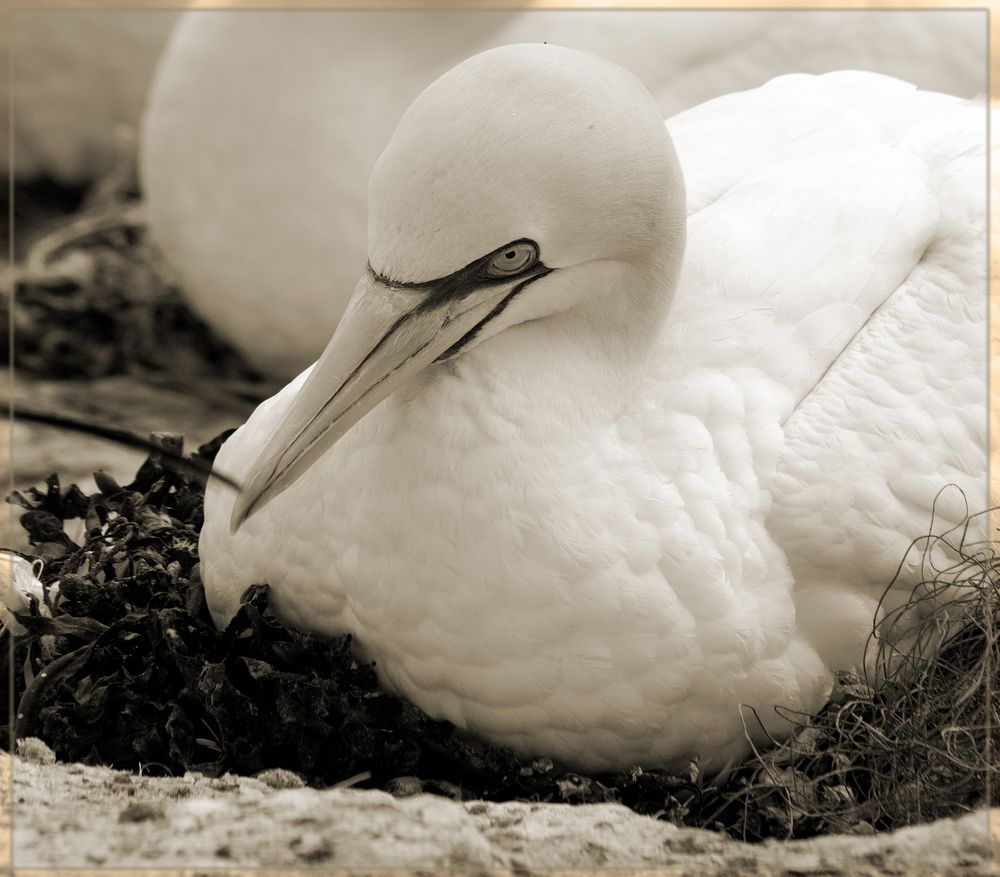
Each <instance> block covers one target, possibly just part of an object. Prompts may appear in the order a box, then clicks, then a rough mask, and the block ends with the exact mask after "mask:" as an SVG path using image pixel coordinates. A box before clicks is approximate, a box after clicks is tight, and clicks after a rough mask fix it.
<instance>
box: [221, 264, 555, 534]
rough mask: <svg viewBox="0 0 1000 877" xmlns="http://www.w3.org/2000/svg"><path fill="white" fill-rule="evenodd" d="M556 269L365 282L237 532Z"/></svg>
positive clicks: (282, 431)
mask: <svg viewBox="0 0 1000 877" xmlns="http://www.w3.org/2000/svg"><path fill="white" fill-rule="evenodd" d="M470 267H472V266H470ZM550 270H551V269H549V268H546V267H545V266H544V265H543V264H541V263H537V264H535V265H534V266H533V267H532V268H531V269H530V270H528V271H526V272H524V273H521V274H518V275H517V276H516V277H510V278H506V279H504V280H496V279H493V280H490V281H489V282H487V283H483V284H478V285H472V286H471V287H470V286H465V287H464V288H462V285H460V284H458V285H457V284H456V282H455V280H456V278H457V275H458V274H459V273H462V274H465V273H466V271H465V269H463V271H462V272H456V275H449V276H448V277H446V278H443V279H442V280H440V281H432V282H431V283H427V284H392V283H389V282H387V281H385V280H384V279H382V278H378V277H376V276H375V275H373V274H371V273H369V275H368V276H366V277H364V278H362V280H361V281H360V282H359V283H358V286H357V288H356V289H355V291H354V295H353V296H352V298H351V301H350V303H349V304H348V306H347V310H346V312H345V313H344V316H343V318H342V319H341V322H340V324H339V325H338V326H337V330H336V332H334V335H333V338H331V339H330V343H329V344H328V345H327V347H326V350H324V351H323V354H322V355H321V356H320V358H319V360H318V361H317V362H316V364H315V366H313V369H312V372H311V373H310V375H309V377H308V378H307V379H306V381H305V383H304V384H303V385H302V389H301V390H299V392H298V394H297V395H296V396H295V398H294V399H293V400H292V403H291V406H290V407H289V409H288V410H287V411H286V412H285V414H284V416H283V418H282V420H281V423H280V424H279V425H278V428H277V429H276V431H275V432H274V434H273V435H272V436H271V438H270V439H269V440H268V442H267V444H266V445H265V446H264V450H263V451H262V452H261V454H260V456H259V457H258V458H257V460H256V461H255V462H254V464H253V466H252V467H251V469H250V471H249V473H248V475H247V477H246V479H245V480H244V488H243V491H242V492H241V493H240V494H239V495H238V496H237V498H236V502H235V504H234V505H233V512H232V517H231V518H230V529H231V531H232V532H236V530H237V529H238V528H239V526H240V524H242V523H243V521H245V520H246V519H247V518H248V517H249V516H250V515H252V514H253V513H254V512H256V511H259V510H260V509H261V508H263V506H265V505H266V504H267V503H268V502H269V501H270V500H271V499H273V498H274V497H275V496H277V495H278V494H279V493H281V492H282V491H284V490H285V489H287V488H288V487H289V486H290V485H291V484H293V483H294V482H295V481H297V480H298V479H299V478H301V477H302V476H303V474H305V472H307V471H308V469H309V467H310V466H312V464H313V463H315V462H316V460H318V459H319V458H320V457H321V456H322V455H323V454H325V453H326V451H328V450H329V449H330V448H331V447H332V446H333V445H334V444H335V443H336V442H337V440H338V439H339V438H340V437H341V436H343V435H344V433H346V432H347V431H348V430H349V429H350V428H351V427H352V426H353V425H354V424H355V423H357V422H358V421H359V420H360V419H361V418H362V417H364V415H365V414H367V413H368V412H369V411H371V410H372V409H373V408H374V407H375V406H376V405H377V404H378V403H379V402H381V401H382V400H383V399H385V398H386V397H387V396H388V395H389V394H390V393H392V392H393V391H394V390H395V389H396V388H397V387H399V386H401V385H402V384H404V383H406V382H407V381H408V380H409V379H410V378H412V377H413V376H414V375H416V374H418V373H419V372H420V371H422V370H423V369H424V368H426V367H427V366H428V365H430V364H431V363H433V362H434V361H436V360H439V359H444V358H447V357H450V356H453V355H455V354H456V353H458V352H459V351H460V350H461V349H462V347H463V346H464V345H465V344H466V343H468V342H469V341H470V340H471V339H472V338H473V337H475V335H476V333H477V332H478V331H479V330H480V329H481V328H482V327H483V326H484V325H486V323H488V322H489V321H490V320H492V319H493V318H494V317H496V316H497V315H498V314H499V313H500V312H501V311H502V310H503V309H504V307H506V305H507V304H508V303H509V302H510V300H511V299H512V298H513V297H514V296H515V295H517V293H518V292H520V291H521V289H523V288H524V287H525V286H526V285H527V284H528V283H530V282H531V281H533V280H537V279H538V278H539V277H542V276H544V275H545V274H548V273H549V272H550Z"/></svg>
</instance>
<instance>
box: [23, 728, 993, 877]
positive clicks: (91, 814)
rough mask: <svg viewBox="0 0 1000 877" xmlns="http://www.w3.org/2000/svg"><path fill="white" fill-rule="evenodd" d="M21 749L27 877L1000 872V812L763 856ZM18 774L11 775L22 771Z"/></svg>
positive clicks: (636, 822) (620, 824)
mask: <svg viewBox="0 0 1000 877" xmlns="http://www.w3.org/2000/svg"><path fill="white" fill-rule="evenodd" d="M22 752H23V754H22V756H21V757H18V758H17V759H15V761H14V765H13V804H14V807H13V813H14V818H13V825H14V830H13V864H14V867H15V868H16V869H17V871H18V873H25V872H26V870H27V869H34V868H63V869H70V868H72V869H79V868H99V869H107V868H121V867H127V868H137V869H142V868H158V869H159V868H179V869H181V868H182V869H191V868H213V869H216V868H223V869H239V868H260V867H264V868H271V867H273V868H282V869H285V868H302V869H306V868H312V869H315V868H319V867H322V870H323V871H324V873H327V872H329V871H331V870H341V869H350V870H352V871H354V872H356V873H358V872H360V873H370V872H375V871H379V870H385V869H399V868H402V869H447V870H449V871H453V870H456V869H457V870H458V871H459V872H461V873H476V874H478V873H483V872H501V873H504V872H507V873H509V872H513V873H517V874H520V875H524V874H526V873H532V872H535V871H539V870H543V871H546V872H549V871H551V870H552V869H590V868H595V867H598V868H602V869H605V868H608V869H611V868H613V869H628V870H630V871H638V872H648V871H650V870H653V869H656V870H657V871H659V872H660V873H663V870H662V869H667V871H668V873H684V874H695V873H720V874H767V875H772V874H773V875H778V874H781V875H792V874H824V875H848V874H850V875H875V874H912V873H934V874H961V875H969V877H972V875H987V874H998V873H1000V867H998V862H997V860H996V859H995V858H993V859H991V850H990V845H991V844H990V841H991V837H990V828H991V823H992V844H993V848H994V852H995V851H996V847H997V845H998V844H1000V810H994V811H993V812H992V814H990V813H988V812H987V811H978V812H976V813H972V814H969V815H967V816H965V817H962V818H961V819H957V820H942V821H940V822H938V823H935V824H932V825H928V826H917V827H914V828H909V829H904V830H901V831H898V832H895V833H892V834H887V835H881V836H879V835H874V836H853V837H844V836H841V837H827V838H822V839H818V840H812V841H795V842H790V843H779V842H769V843H765V844H760V845H756V846H750V845H746V844H741V843H737V842H733V841H729V840H726V839H724V838H722V837H720V836H719V835H716V834H713V833H712V832H708V831H699V830H694V829H680V828H677V827H675V826H673V825H670V824H669V823H664V822H657V821H654V820H652V819H649V818H647V817H642V816H638V815H636V814H635V813H633V812H631V811H630V810H627V809H626V808H624V807H621V806H619V805H591V806H584V807H570V806H567V805H550V804H517V803H508V804H487V803H483V802H476V801H472V802H455V801H451V800H449V799H445V798H439V797H434V796H430V795H416V796H413V797H410V798H393V797H392V796H390V795H388V794H386V793H384V792H375V791H357V790H353V789H328V790H324V791H317V790H314V789H310V788H306V787H303V786H301V785H300V781H297V779H296V778H295V777H294V775H290V774H288V773H287V772H284V771H271V772H265V773H264V774H262V775H260V776H259V777H257V778H248V777H232V776H224V777H220V778H216V779H209V778H206V777H203V776H200V775H193V774H188V775H186V776H184V777H178V778H152V777H148V776H138V775H134V774H129V773H125V772H121V771H113V770H109V769H106V768H93V767H85V766H83V765H78V764H68V765H64V764H58V763H53V760H54V759H53V756H52V754H51V751H50V750H48V749H47V747H45V746H44V744H41V743H38V744H37V745H33V746H31V747H30V749H29V750H27V751H24V750H22ZM4 765H5V767H6V768H7V769H9V762H8V761H6V760H5V761H4ZM991 815H992V820H991ZM159 873H163V872H162V871H161V872H159ZM314 873H315V871H314ZM619 874H620V875H621V877H624V875H623V874H621V872H619Z"/></svg>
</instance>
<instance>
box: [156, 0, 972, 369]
mask: <svg viewBox="0 0 1000 877" xmlns="http://www.w3.org/2000/svg"><path fill="white" fill-rule="evenodd" d="M984 20H985V19H984V18H983V15H982V14H978V13H975V12H973V13H969V12H955V11H943V10H942V11H928V10H920V11H916V12H913V11H902V12H901V11H898V10H896V11H883V12H877V11H872V10H861V11H858V10H854V11H845V10H841V11H826V12H820V11H816V10H806V11H799V12H791V11H789V10H780V11H770V12H767V11H759V10H758V11H752V10H742V11H739V12H733V11H731V10H730V11H720V10H716V11H706V10H687V11H681V10H663V9H654V10H648V9H647V10H621V9H616V10H603V11H599V10H582V9H578V10H511V9H505V10H483V9H478V10H468V9H467V10H454V9H451V10H393V11H390V10H384V9H379V10H325V11H312V12H301V11H297V12H279V11H274V10H268V11H261V10H257V11H251V10H244V11H241V12H240V13H239V14H233V13H232V12H231V11H227V10H221V11H219V10H214V11H213V10H204V9H199V10H192V11H189V12H186V13H185V14H184V15H183V16H182V18H181V20H180V23H179V25H178V27H177V30H176V31H175V32H174V34H173V35H172V37H171V40H170V44H169V46H168V48H167V50H166V51H165V52H164V54H163V57H162V59H161V62H160V64H159V66H158V69H157V74H156V78H155V82H154V84H153V87H152V88H151V90H150V93H149V101H148V106H147V110H146V114H145V121H144V126H143V137H142V155H141V157H142V182H143V192H144V197H145V207H146V215H147V217H148V221H149V227H150V232H151V234H152V236H153V238H154V240H155V241H156V243H157V244H158V245H159V247H160V248H161V250H162V251H163V253H164V255H165V256H166V258H167V260H168V261H169V263H170V264H171V266H172V267H173V268H174V269H175V270H176V272H177V273H178V275H179V277H180V279H181V281H182V285H183V289H184V292H185V294H186V296H187V298H188V301H189V302H190V304H191V306H192V307H194V308H195V309H196V310H197V311H198V313H199V314H200V315H201V316H202V318H203V319H205V320H206V321H207V322H208V323H209V324H210V325H211V326H212V327H213V328H214V329H215V330H216V331H217V332H218V333H220V334H221V335H222V336H223V337H225V338H226V339H227V340H228V341H229V342H230V343H232V344H234V345H235V346H236V347H237V348H238V349H239V350H240V351H241V352H242V353H243V355H244V356H245V357H247V359H248V361H250V362H251V363H252V364H253V365H255V366H256V367H257V368H259V369H260V370H261V371H262V372H264V373H265V374H268V375H272V376H276V377H280V378H285V379H288V378H291V377H293V376H294V375H296V374H298V373H299V371H301V370H302V369H303V368H304V367H305V366H307V365H308V364H309V363H311V362H312V361H313V360H315V359H316V357H317V356H319V354H320V353H321V352H322V351H323V348H324V347H325V346H326V342H327V341H329V339H330V335H331V334H332V332H333V330H334V328H335V327H336V324H337V321H338V320H339V319H340V316H341V314H342V313H343V310H344V307H345V306H346V303H347V299H348V298H349V296H350V292H351V290H352V289H353V288H354V282H355V280H356V279H357V266H358V265H361V264H364V259H365V253H366V241H365V205H366V200H367V185H368V177H369V175H370V174H371V171H372V167H373V165H374V162H375V159H376V157H377V156H378V154H379V152H380V151H381V150H382V147H383V146H384V145H385V143H386V141H387V140H388V138H389V136H390V135H391V134H392V131H393V128H394V127H395V124H396V122H397V120H398V119H399V116H400V115H401V114H402V112H403V111H404V110H405V109H406V107H407V106H409V104H410V103H411V102H412V100H413V99H414V98H415V97H416V96H417V94H418V93H419V91H420V89H421V88H422V87H423V85H425V84H426V83H428V82H430V81H431V80H432V79H435V78H436V77H438V76H439V75H441V74H442V73H444V72H445V71H446V70H448V69H449V68H450V67H452V66H453V65H455V64H457V63H458V62H459V61H461V60H463V59H464V58H465V57H467V56H468V55H472V54H475V53H476V52H477V51H480V50H483V49H488V48H491V47H493V46H500V45H506V44H510V43H528V42H532V43H541V42H545V41H548V42H550V43H556V44H557V45H562V46H567V47H569V48H574V49H582V50H584V51H588V52H593V53H595V54H598V55H602V56H604V57H606V58H608V59H610V60H612V61H616V62H617V63H619V64H621V65H623V66H624V67H626V68H627V69H629V70H630V71H631V72H632V73H634V74H635V75H636V76H637V77H638V78H639V79H640V80H642V82H643V83H644V84H645V85H646V87H647V88H648V89H649V91H650V92H651V93H652V94H653V96H654V98H656V101H657V105H658V106H659V108H660V112H661V114H662V115H663V116H670V115H673V114H675V113H677V112H679V111H681V110H685V109H688V108H689V107H692V106H694V105H695V104H698V103H700V102H702V101H704V100H708V99H709V98H713V97H717V96H718V95H721V94H726V93H728V92H731V91H733V90H735V89H736V88H747V87H750V86H757V85H763V84H764V83H765V82H767V81H768V80H769V79H771V78H773V77H774V76H777V75H779V74H782V73H789V72H796V73H822V72H826V71H828V70H837V69H841V68H844V67H849V68H856V69H864V70H872V71H876V72H880V73H886V74H890V75H893V76H898V77H901V78H903V79H907V80H909V81H914V82H917V83H918V84H920V85H921V86H922V87H924V88H932V89H934V90H938V91H948V92H953V93H956V94H964V95H965V96H968V97H971V96H972V95H974V94H976V93H977V92H982V91H983V90H984V89H985V87H986V79H985V70H986V67H985V62H984V61H983V58H984V57H985V31H986V29H985V24H984ZM277 290H280V294H277V292H276V291H277Z"/></svg>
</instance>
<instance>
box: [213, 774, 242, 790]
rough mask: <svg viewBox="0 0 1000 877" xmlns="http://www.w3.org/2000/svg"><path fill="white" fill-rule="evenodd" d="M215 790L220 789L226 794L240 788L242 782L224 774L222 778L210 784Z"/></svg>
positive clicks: (217, 778)
mask: <svg viewBox="0 0 1000 877" xmlns="http://www.w3.org/2000/svg"><path fill="white" fill-rule="evenodd" d="M209 785H210V786H211V787H212V788H213V789H220V790H222V791H224V792H226V791H229V790H230V789H238V788H239V787H240V781H239V780H238V779H237V778H236V777H234V776H233V775H232V774H228V773H227V774H223V775H222V776H221V777H216V778H215V779H213V780H212V781H211V783H209Z"/></svg>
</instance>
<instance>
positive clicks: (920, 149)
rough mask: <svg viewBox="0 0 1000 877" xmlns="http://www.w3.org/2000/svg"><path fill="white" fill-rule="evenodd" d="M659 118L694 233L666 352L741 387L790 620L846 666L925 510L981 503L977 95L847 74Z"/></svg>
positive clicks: (940, 517) (981, 236)
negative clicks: (787, 580) (753, 426)
mask: <svg viewBox="0 0 1000 877" xmlns="http://www.w3.org/2000/svg"><path fill="white" fill-rule="evenodd" d="M668 127H669V128H670V130H671V133H672V135H673V137H674V140H675V142H676V144H677V147H678V154H679V157H680V160H681V163H682V166H683V167H684V169H685V176H686V180H687V182H688V191H689V211H690V217H689V225H690V228H689V233H690V244H689V252H688V257H687V263H686V267H685V272H684V275H683V277H682V283H681V289H680V291H679V296H678V302H677V307H676V308H675V310H674V313H673V315H672V319H671V328H670V330H668V334H667V339H666V340H667V343H666V344H665V346H664V349H665V350H673V351H677V350H680V351H682V354H681V355H680V356H677V355H676V354H673V353H672V354H671V356H670V360H669V363H665V364H664V368H667V369H669V370H671V371H673V372H675V373H682V372H684V371H691V370H692V369H695V368H706V369H708V370H713V369H714V370H716V371H718V372H719V373H723V374H725V375H726V376H727V378H728V379H730V380H732V381H733V382H734V383H735V384H737V385H739V386H740V387H741V388H743V391H744V398H743V399H742V400H741V404H742V405H744V406H745V408H746V413H745V420H746V422H747V423H751V422H755V421H756V422H759V423H760V424H762V425H761V426H758V427H757V433H758V437H757V438H756V441H755V444H754V462H755V469H756V474H757V475H758V477H759V478H760V479H761V483H762V485H763V486H764V487H765V488H768V489H769V490H770V493H771V507H770V510H769V512H768V514H767V518H766V521H767V527H768V530H769V531H770V533H771V534H772V535H773V537H774V538H775V540H776V541H777V542H778V544H779V545H780V546H781V548H782V549H783V550H784V552H785V554H786V556H787V558H788V562H789V565H790V567H791V569H792V573H793V575H794V578H795V581H796V603H797V613H798V615H797V617H798V623H799V624H800V626H802V627H803V628H804V629H807V630H810V631H811V634H810V639H811V640H812V641H813V642H815V643H816V644H817V645H818V647H819V649H820V651H821V654H823V656H824V658H826V659H827V660H828V661H829V662H830V663H831V665H833V666H837V665H843V664H845V663H852V662H854V661H856V660H857V658H858V657H859V652H860V649H861V647H862V646H863V643H864V640H865V638H866V637H867V635H868V633H869V632H870V631H871V628H872V617H873V615H874V613H875V609H876V604H877V602H878V599H879V597H880V596H881V594H882V591H883V589H884V587H885V586H886V585H888V583H889V582H890V580H891V579H892V577H893V575H894V574H895V572H896V569H897V567H898V565H899V563H900V561H901V560H902V558H903V556H904V554H905V553H906V550H907V547H908V546H909V545H910V543H911V541H912V540H913V539H915V538H917V537H919V536H921V535H922V534H925V533H927V532H928V530H929V528H930V526H931V515H932V510H933V513H934V515H935V532H943V531H945V530H948V529H949V528H952V527H954V526H956V525H958V524H960V523H961V522H962V521H963V520H964V517H965V515H966V511H967V509H968V510H971V511H972V512H976V511H981V510H983V509H984V508H985V506H986V478H985V472H986V460H985V446H986V438H985V434H986V317H985V314H986V280H985V260H986V255H985V203H986V198H985V185H986V179H985V127H986V110H985V106H984V105H983V104H980V103H976V102H968V101H962V100H959V99H956V98H952V97H948V96H945V95H939V94H933V93H927V92H919V91H917V90H916V89H914V88H913V87H912V86H909V85H907V84H905V83H902V82H899V81H897V80H891V79H887V78H886V77H881V76H876V75H874V74H863V73H853V72H848V73H838V74H828V75H826V76H820V77H811V76H793V77H783V78H781V79H779V80H775V81H773V82H772V83H769V84H768V85H767V86H765V87H763V88H761V89H757V90H755V91H752V92H745V93H742V94H736V95H730V96H727V97H725V98H720V99H719V100H718V101H713V102H710V103H708V104H705V105H703V106H701V107H698V108H696V109H694V110H691V111H689V112H688V113H684V114H682V115H681V116H679V117H677V118H675V119H674V120H671V121H670V122H668ZM775 423H776V424H779V425H780V429H774V428H771V429H768V425H771V426H772V427H773V425H774V424H775ZM748 428H749V427H748ZM948 484H954V485H956V487H955V488H951V489H949V490H947V491H945V492H944V493H943V494H942V495H941V496H940V498H939V497H938V494H939V491H940V490H941V489H942V488H943V487H945V485H948ZM936 500H937V504H936V505H935V501H936ZM981 520H982V519H981V518H980V519H979V521H981ZM979 521H977V522H974V526H973V529H972V531H971V534H970V535H969V536H968V537H967V538H969V539H973V538H982V535H981V530H982V527H981V525H980V524H979ZM918 566H919V553H914V554H912V555H911V563H910V564H909V566H908V567H906V568H904V574H903V576H902V577H901V579H900V581H899V584H900V585H901V587H900V588H899V589H898V598H897V601H902V600H905V599H907V597H908V596H909V593H910V588H911V587H912V584H913V582H914V581H915V580H917V576H918V574H919V570H918ZM837 622H839V624H837ZM847 630H851V631H853V632H854V634H855V635H854V636H845V631H847ZM828 631H835V633H832V634H831V633H828Z"/></svg>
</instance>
